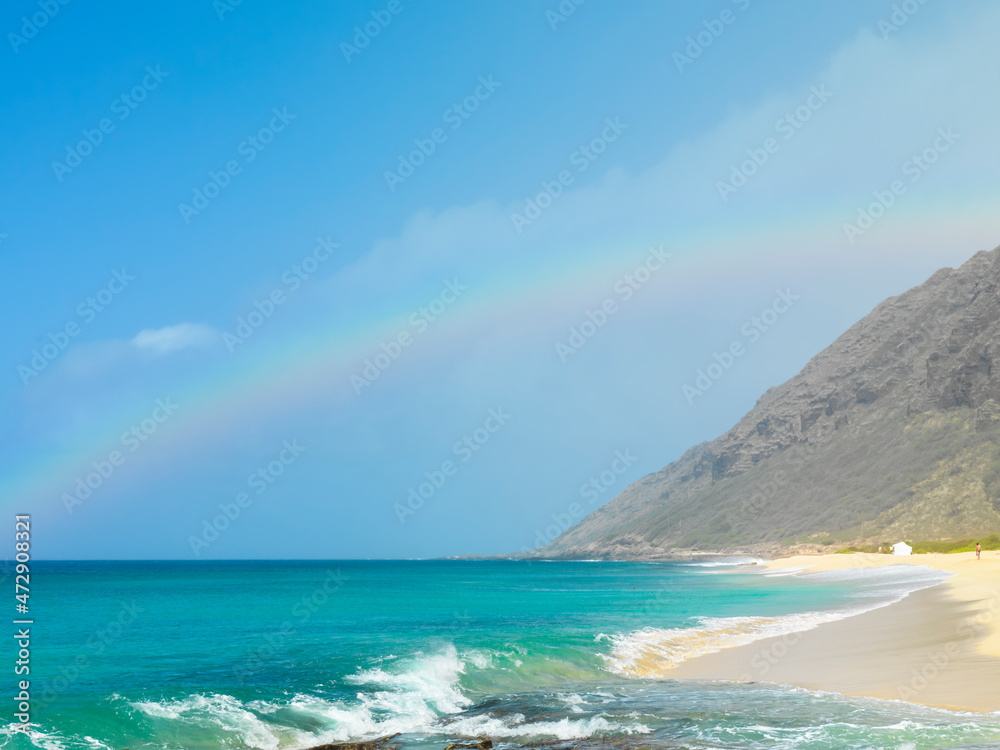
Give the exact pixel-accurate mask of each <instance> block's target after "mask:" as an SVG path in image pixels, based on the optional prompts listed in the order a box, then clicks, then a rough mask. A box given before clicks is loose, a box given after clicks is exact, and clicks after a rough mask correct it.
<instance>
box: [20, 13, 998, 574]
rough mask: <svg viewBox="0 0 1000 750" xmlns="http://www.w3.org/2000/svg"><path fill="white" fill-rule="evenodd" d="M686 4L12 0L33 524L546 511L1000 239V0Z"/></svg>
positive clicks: (239, 527) (449, 529) (719, 420)
mask: <svg viewBox="0 0 1000 750" xmlns="http://www.w3.org/2000/svg"><path fill="white" fill-rule="evenodd" d="M680 5H681V4H666V3H654V2H638V1H637V2H632V3H628V4H626V6H625V7H622V5H621V4H611V3H605V2H601V0H586V2H582V3H580V4H579V5H575V4H574V3H572V2H564V3H562V5H560V3H558V2H553V1H549V2H521V3H517V4H516V5H515V6H514V7H502V6H500V5H496V4H494V5H489V6H487V5H483V6H480V5H479V4H460V3H446V4H439V5H437V6H433V5H428V4H423V3H417V2H412V0H409V1H408V0H398V2H394V3H389V2H385V3H378V2H376V3H360V2H347V3H338V4H336V5H328V4H320V3H306V4H303V5H301V7H298V8H291V9H289V8H279V7H275V6H273V5H264V4H260V3H255V2H253V0H244V2H242V3H240V4H238V5H232V6H231V7H229V5H222V4H221V3H216V4H215V5H213V3H212V2H209V1H208V0H205V1H202V2H191V3H180V4H175V5H171V6H169V7H146V6H141V7H140V6H135V5H134V4H129V5H125V4H121V5H120V6H119V7H117V8H116V7H105V8H102V9H95V8H92V7H90V6H88V5H86V4H83V3H78V2H73V1H70V2H68V3H67V4H65V5H60V4H58V2H55V0H53V2H52V4H51V5H49V4H46V2H41V3H38V2H35V3H31V2H20V1H19V2H15V3H13V4H12V5H10V6H9V7H8V8H7V9H6V10H5V11H4V12H3V14H0V29H2V31H3V32H4V36H5V45H6V46H4V47H3V49H0V66H2V68H3V71H2V78H0V91H2V99H3V104H4V106H3V107H2V109H0V117H2V118H3V121H2V129H0V131H2V132H3V133H4V138H3V139H2V140H0V163H2V164H3V173H4V177H5V179H4V180H3V181H2V182H0V267H2V269H3V272H2V274H0V278H2V280H3V295H2V302H0V305H2V310H3V319H4V322H5V325H4V326H3V327H2V328H0V356H2V361H0V414H2V415H3V416H2V421H0V494H2V496H3V497H4V498H6V499H7V502H6V503H5V507H6V510H7V511H8V512H12V513H14V512H21V513H23V512H30V513H31V514H32V517H33V519H34V521H35V533H34V535H33V538H34V549H35V552H36V554H37V555H39V556H41V557H50V558H200V559H212V558H248V557H249V558H272V557H277V558H288V557H310V558H348V557H361V558H369V557H370V558H388V557H430V556H441V555H448V554H495V553H503V552H508V551H516V550H519V549H522V548H524V547H533V546H535V544H536V543H537V542H538V541H539V540H540V539H542V538H544V537H545V536H546V535H548V536H552V535H553V534H554V533H556V532H557V531H559V530H560V526H565V525H566V523H568V522H571V521H575V520H577V519H578V518H579V516H580V515H581V514H582V513H585V512H589V511H591V510H593V509H594V508H596V507H597V506H598V505H600V504H601V503H603V502H606V501H607V500H608V499H610V498H611V497H612V496H614V495H615V494H616V493H618V492H620V491H621V490H623V489H624V488H625V487H626V486H627V485H628V484H629V483H630V482H632V481H635V480H637V479H639V478H640V477H642V476H643V475H645V474H646V473H648V472H650V471H655V470H658V469H659V468H661V467H662V466H663V465H665V464H667V463H669V462H670V461H671V460H673V459H675V458H677V457H678V456H679V455H680V454H681V453H682V452H683V451H684V450H686V449H687V448H688V447H690V446H691V445H693V444H696V443H698V442H701V441H703V440H709V439H712V438H714V437H716V436H717V435H719V434H721V433H722V432H724V431H725V430H726V429H728V428H729V427H730V426H731V425H732V424H734V423H735V422H736V421H737V420H738V419H739V417H740V416H742V415H743V414H744V413H745V412H746V411H747V410H748V409H750V408H751V407H752V406H753V404H754V402H755V401H756V399H757V398H758V397H759V395H760V394H761V393H762V392H763V391H764V390H766V389H767V388H768V387H771V386H773V385H777V384H779V383H781V382H783V381H784V380H786V379H787V378H789V377H791V376H792V375H794V374H795V373H796V372H797V371H798V370H799V369H800V368H801V367H802V366H803V365H804V364H805V363H806V362H807V361H808V359H809V358H810V357H812V356H813V355H815V354H816V353H817V352H819V351H820V350H822V349H823V348H824V347H825V346H827V345H828V344H829V343H831V342H832V341H833V339H834V338H835V337H836V336H837V335H839V334H840V333H841V332H843V331H844V330H846V328H848V327H849V326H850V325H851V324H852V323H854V322H855V321H856V320H857V319H859V318H860V317H862V316H863V315H865V314H866V313H867V312H869V311H870V310H871V309H872V308H873V307H874V306H875V305H876V304H877V303H878V302H879V301H881V300H882V299H884V298H885V297H887V296H889V295H893V294H898V293H900V292H902V291H904V290H905V289H907V288H909V287H910V286H913V285H915V284H917V283H920V282H921V281H923V280H924V279H925V278H926V277H928V276H929V275H930V274H931V273H933V271H934V270H936V269H937V268H939V267H941V266H946V265H951V266H954V265H958V264H960V263H961V262H963V261H964V260H966V259H967V258H968V257H970V256H971V255H973V254H974V253H975V252H977V251H979V250H989V249H992V248H993V247H995V246H996V245H997V244H1000V213H998V212H997V211H996V199H997V197H998V192H1000V188H998V187H997V182H996V174H997V171H998V167H1000V164H998V161H1000V152H998V150H997V149H996V142H995V141H996V138H995V132H996V122H997V121H998V115H1000V112H998V110H1000V105H998V104H997V100H996V97H995V96H993V95H992V92H993V88H994V86H993V83H994V82H995V81H996V79H997V74H998V73H1000V51H998V50H997V49H996V45H995V39H996V36H997V32H998V31H1000V11H998V10H997V9H996V8H995V7H993V6H992V5H991V4H990V3H988V2H964V3H961V4H956V3H952V4H947V3H943V2H935V1H934V0H929V1H928V2H926V3H920V2H918V1H917V0H909V2H907V3H902V4H898V3H897V4H894V3H890V2H844V3H839V4H836V5H832V4H811V3H810V4H806V3H793V2H790V1H786V2H770V3H763V2H759V0H749V1H748V0H735V1H731V0H725V1H723V0H718V1H714V2H700V3H687V4H683V7H677V6H680ZM569 10H572V12H571V13H570V12H567V11H569ZM220 16H221V17H220ZM366 26H367V28H368V30H369V32H372V31H377V32H378V33H377V34H374V35H372V36H371V37H370V38H367V43H365V42H366V37H365V36H364V33H365V32H364V27H366ZM359 28H360V29H361V34H362V36H358V33H359V32H358V31H357V29H359ZM348 45H349V46H348ZM362 45H364V46H363V47H362ZM401 165H402V167H401ZM393 173H395V176H392V175H393ZM894 185H895V190H894V189H893V186H894ZM879 196H881V198H880V197H879ZM887 196H888V197H887ZM879 201H881V203H879ZM873 203H874V204H875V205H874V206H872V204H873ZM886 204H888V205H886ZM185 206H188V207H190V208H185ZM191 209H194V210H191ZM859 212H861V213H860V214H859ZM871 214H877V216H875V217H871ZM869 219H871V221H870V223H869ZM848 224H851V225H854V229H850V228H847V227H846V226H845V225H848ZM859 230H863V231H859ZM768 311H770V312H768ZM734 343H735V344H736V345H737V348H736V351H741V352H742V353H741V354H739V355H738V356H733V357H732V361H731V362H730V361H729V359H727V357H726V356H725V355H724V354H723V352H725V351H727V350H730V347H732V346H733V345H734ZM716 354H718V355H720V358H721V361H722V363H723V364H726V363H729V366H728V367H725V368H724V367H723V366H722V365H718V367H716V369H714V370H712V372H713V373H718V377H717V379H709V380H708V381H705V380H704V379H702V385H703V386H704V385H705V384H706V383H709V384H710V387H708V388H700V389H699V390H701V391H702V392H701V393H700V394H695V395H692V391H691V390H690V389H692V388H698V382H699V370H701V371H702V372H706V373H708V372H709V368H710V367H711V366H712V365H713V364H714V363H716V362H718V361H719V360H717V358H716V357H715V355H716ZM375 376H377V377H375ZM685 386H687V387H688V389H687V390H685ZM588 486H589V487H590V488H591V489H590V490H588V489H587V487H588ZM595 487H596V488H597V489H593V488H595ZM598 490H600V491H598ZM411 491H412V492H411ZM421 491H422V492H423V496H422V497H421ZM595 496H596V497H595ZM540 535H541V536H540Z"/></svg>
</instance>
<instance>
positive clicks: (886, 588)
mask: <svg viewBox="0 0 1000 750" xmlns="http://www.w3.org/2000/svg"><path fill="white" fill-rule="evenodd" d="M798 576H799V577H800V578H802V579H803V580H807V581H810V582H816V583H850V584H853V585H855V586H856V587H857V588H856V591H855V592H854V593H853V594H852V595H851V597H850V599H849V600H848V602H847V604H846V605H844V606H842V607H840V608H838V609H832V610H827V611H816V612H801V613H795V614H789V615H781V616H777V617H703V618H699V619H698V624H697V625H696V626H694V627H688V628H669V629H668V628H652V627H648V628H643V629H642V630H638V631H634V632H630V633H616V634H613V635H605V634H603V633H601V634H599V635H598V636H597V640H604V639H608V640H610V641H611V652H610V653H609V654H607V655H602V656H603V658H604V659H605V662H606V666H607V669H608V670H609V671H611V672H614V673H616V674H620V675H623V676H626V677H666V676H668V675H669V672H670V670H672V669H673V668H674V667H676V666H677V665H678V664H680V663H681V662H684V661H687V660H688V659H693V658H696V657H698V656H704V655H706V654H712V653H716V652H719V651H722V650H723V649H727V648H733V647H736V646H745V645H747V644H749V643H753V642H754V641H759V640H762V639H764V638H772V637H775V636H782V635H788V634H790V633H798V632H802V631H805V630H811V629H813V628H815V627H817V626H819V625H822V624H824V623H827V622H834V621H836V620H843V619H845V618H847V617H853V616H854V615H859V614H862V613H864V612H869V611H871V610H873V609H878V608H879V607H884V606H887V605H889V604H894V603H895V602H898V601H900V600H901V599H903V598H905V597H906V596H908V595H909V594H911V593H913V592H914V591H919V590H921V589H925V588H929V587H931V586H936V585H938V584H939V583H942V582H943V581H945V580H946V579H947V578H949V577H951V576H950V574H948V573H944V572H943V571H936V570H932V569H931V568H927V567H925V566H922V565H920V566H915V565H892V566H887V567H881V568H850V569H845V570H833V571H825V572H822V573H799V574H798Z"/></svg>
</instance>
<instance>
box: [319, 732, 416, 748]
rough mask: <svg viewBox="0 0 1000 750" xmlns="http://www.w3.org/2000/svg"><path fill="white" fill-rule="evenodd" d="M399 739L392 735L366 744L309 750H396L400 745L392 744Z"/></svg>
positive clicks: (340, 744)
mask: <svg viewBox="0 0 1000 750" xmlns="http://www.w3.org/2000/svg"><path fill="white" fill-rule="evenodd" d="M397 737H399V734H390V735H387V736H386V737H377V738H376V739H374V740H367V741H365V742H337V743H334V744H332V745H316V746H315V747H310V748H309V750H394V749H395V748H398V747H399V745H396V744H390V743H391V742H392V740H394V739H396V738H397Z"/></svg>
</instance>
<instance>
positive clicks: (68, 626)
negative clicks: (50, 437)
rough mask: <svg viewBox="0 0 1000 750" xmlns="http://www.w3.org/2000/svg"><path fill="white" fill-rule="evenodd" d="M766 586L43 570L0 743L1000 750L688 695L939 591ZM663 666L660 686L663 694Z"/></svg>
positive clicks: (458, 570)
mask: <svg viewBox="0 0 1000 750" xmlns="http://www.w3.org/2000/svg"><path fill="white" fill-rule="evenodd" d="M748 570H751V571H752V569H748V568H735V567H727V566H722V565H715V566H705V565H692V564H684V563H597V562H594V563H582V562H580V563H563V562H533V563H527V562H486V561H418V562H359V561H341V562H228V563H227V562H220V563H204V562H199V563H166V562H164V563H156V562H142V563H139V562H136V563H96V562H86V563H84V562H77V563H63V562H61V563H41V562H35V563H33V570H32V594H31V603H32V613H31V614H32V617H33V619H34V623H35V624H34V625H33V626H32V654H31V660H32V661H31V675H30V679H31V692H32V699H33V704H34V705H33V716H32V719H33V722H32V726H31V733H30V736H26V735H23V734H19V733H14V732H13V729H12V726H10V725H8V726H7V727H6V730H5V733H4V734H3V736H2V737H0V742H3V743H4V744H3V747H8V748H15V747H16V748H31V747H39V748H46V749H47V750H77V749H78V748H87V749H88V750H103V749H104V748H114V749H115V750H120V749H121V748H129V749H130V750H137V749H138V748H184V749H188V750H198V749H201V748H212V749H213V750H217V749H218V748H233V749H234V750H242V749H243V748H262V749H263V748H267V749H272V748H273V749H278V748H307V747H310V746H313V745H319V744H323V743H330V742H339V741H345V740H353V739H359V738H370V737H376V736H380V735H386V734H394V733H397V732H399V733H402V737H401V738H400V740H401V741H402V743H403V744H404V746H405V747H407V748H410V747H412V748H439V749H440V750H443V748H444V747H445V745H447V744H448V743H450V742H453V741H456V740H460V739H462V738H465V737H475V736H480V735H485V736H489V737H491V738H493V740H494V741H495V742H497V743H498V744H499V745H500V746H509V747H518V746H522V745H526V744H530V743H538V742H546V741H552V740H577V741H584V740H587V739H592V740H600V739H614V738H622V737H624V738H631V740H633V741H634V743H635V744H636V745H641V746H644V747H671V748H674V747H684V748H868V747H871V748H890V747H891V748H946V747H1000V716H993V715H990V716H983V715H973V714H957V713H951V712H947V711H941V710H937V709H928V708H921V707H917V706H911V705H908V704H903V703H896V702H884V701H875V700H867V699H852V698H844V697H840V696H835V695H830V694H816V693H810V692H808V691H804V690H798V689H794V688H787V687H780V686H774V685H767V684H763V683H760V682H755V683H752V684H750V683H747V684H744V683H697V682H680V681H676V680H671V679H669V664H670V663H671V662H676V661H679V660H683V659H684V658H690V657H691V656H695V655H697V654H698V653H701V652H704V651H705V650H713V649H717V648H722V647H725V646H727V645H733V644H734V643H746V642H752V641H753V640H755V639H759V638H763V637H766V636H768V635H776V634H781V633H786V632H793V631H795V630H798V629H802V628H806V627H812V626H815V625H816V624H819V623H821V622H824V621H827V620H830V619H837V618H840V617H844V616H849V615H850V614H852V613H855V612H859V611H863V610H865V609H869V608H871V607H874V606H878V605H880V604H885V603H888V602H891V601H893V600H895V599H898V598H900V597H901V596H903V595H905V593H906V592H908V591H912V590H915V589H917V588H921V587H924V586H927V585H931V584H933V583H935V582H936V581H939V580H940V578H935V574H932V573H930V572H929V571H926V570H924V569H921V568H914V567H912V566H900V569H898V570H897V569H896V568H881V569H876V570H871V569H868V570H853V571H847V572H845V573H836V574H820V575H804V576H782V577H767V576H764V575H761V574H759V573H753V572H749V573H748V572H747V571H748ZM14 653H15V649H14V647H13V644H12V647H11V654H12V656H11V659H10V664H11V665H13V662H14V658H15V657H14V656H13V654H14ZM650 663H655V664H661V665H663V671H662V674H658V675H657V676H658V677H660V678H661V679H653V678H650V676H649V674H650V673H649V670H648V666H649V664H650ZM640 666H644V667H646V669H645V670H640V669H639V667H640ZM12 672H13V667H11V668H10V677H9V686H8V688H7V689H8V690H13V689H14V685H15V680H16V679H17V678H15V677H14V675H13V674H12ZM13 694H14V693H13V692H12V694H11V695H12V696H13ZM11 703H13V702H11ZM12 714H13V709H12V708H8V717H11V716H12ZM8 720H9V721H11V722H13V720H12V719H10V718H5V722H4V723H5V724H6V723H7V722H8ZM991 743H992V744H991Z"/></svg>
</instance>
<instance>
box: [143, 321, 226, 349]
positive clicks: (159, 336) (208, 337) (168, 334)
mask: <svg viewBox="0 0 1000 750" xmlns="http://www.w3.org/2000/svg"><path fill="white" fill-rule="evenodd" d="M217 338H218V333H217V332H216V330H215V329H214V328H211V327H210V326H206V325H203V324H201V323H180V324H179V325H175V326H166V327H164V328H158V329H155V330H154V329H151V328H147V329H145V330H142V331H140V332H139V333H138V335H136V337H135V338H133V339H132V340H131V342H129V343H131V344H132V345H133V346H135V347H137V348H139V349H141V350H142V351H145V352H148V353H150V354H153V355H160V354H167V353H169V352H175V351H180V350H181V349H187V348H188V347H191V346H194V347H203V346H208V345H210V344H211V343H212V342H213V341H215V340H216V339H217Z"/></svg>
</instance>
